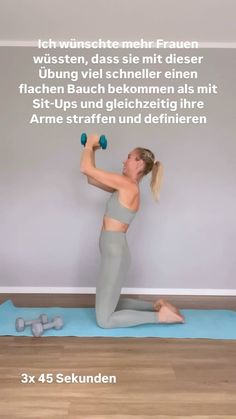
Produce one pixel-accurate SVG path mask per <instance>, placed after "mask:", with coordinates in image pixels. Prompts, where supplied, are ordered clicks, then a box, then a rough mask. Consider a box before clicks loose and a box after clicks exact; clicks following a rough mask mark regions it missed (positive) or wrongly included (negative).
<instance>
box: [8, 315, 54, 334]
mask: <svg viewBox="0 0 236 419" xmlns="http://www.w3.org/2000/svg"><path fill="white" fill-rule="evenodd" d="M47 322H48V316H47V314H40V316H39V317H38V318H37V319H35V320H24V319H23V318H22V317H17V319H16V323H15V325H16V331H17V332H23V331H24V330H25V327H26V326H31V325H32V324H33V323H43V324H45V323H47Z"/></svg>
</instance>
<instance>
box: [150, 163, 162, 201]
mask: <svg viewBox="0 0 236 419" xmlns="http://www.w3.org/2000/svg"><path fill="white" fill-rule="evenodd" d="M162 178H163V165H162V163H161V162H160V161H155V162H154V164H153V167H152V176H151V182H150V188H151V191H152V196H153V198H154V199H155V201H159V200H160V189H161V183H162Z"/></svg>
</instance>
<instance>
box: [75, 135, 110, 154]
mask: <svg viewBox="0 0 236 419" xmlns="http://www.w3.org/2000/svg"><path fill="white" fill-rule="evenodd" d="M80 140H81V144H82V145H83V146H85V144H86V142H87V134H86V133H85V132H83V134H82V135H81V139H80ZM99 144H100V146H101V147H102V149H103V150H105V149H106V148H107V139H106V137H105V135H101V136H100V138H99Z"/></svg>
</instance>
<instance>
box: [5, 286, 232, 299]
mask: <svg viewBox="0 0 236 419" xmlns="http://www.w3.org/2000/svg"><path fill="white" fill-rule="evenodd" d="M95 293H96V288H95V287H0V294H95ZM122 294H134V295H144V294H146V295H208V296H214V295H218V296H231V297H232V296H236V289H225V290H224V289H197V288H193V289H191V288H190V289H185V288H123V289H122Z"/></svg>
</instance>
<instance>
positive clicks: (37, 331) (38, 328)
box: [31, 316, 63, 337]
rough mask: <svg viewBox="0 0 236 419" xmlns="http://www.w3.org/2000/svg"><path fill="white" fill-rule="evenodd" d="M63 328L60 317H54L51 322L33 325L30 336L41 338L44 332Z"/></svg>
mask: <svg viewBox="0 0 236 419" xmlns="http://www.w3.org/2000/svg"><path fill="white" fill-rule="evenodd" d="M62 327H63V320H62V318H61V317H60V316H56V317H54V318H53V319H52V321H51V322H49V323H46V324H43V323H33V324H32V327H31V330H32V334H33V335H34V336H36V337H38V336H41V335H42V334H43V332H44V330H48V329H61V328H62Z"/></svg>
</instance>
